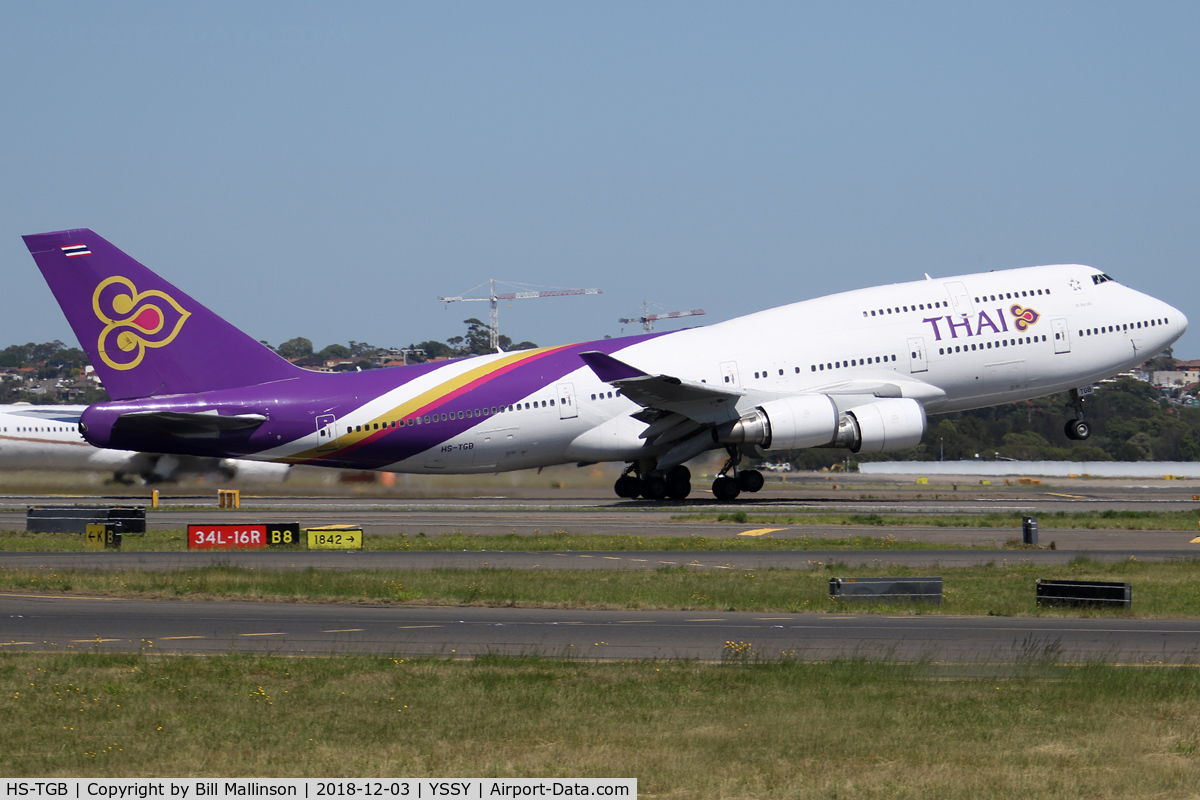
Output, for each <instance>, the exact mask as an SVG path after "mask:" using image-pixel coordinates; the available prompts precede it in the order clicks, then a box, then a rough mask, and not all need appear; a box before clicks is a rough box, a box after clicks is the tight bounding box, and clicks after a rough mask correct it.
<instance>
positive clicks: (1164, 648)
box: [0, 594, 1200, 664]
mask: <svg viewBox="0 0 1200 800" xmlns="http://www.w3.org/2000/svg"><path fill="white" fill-rule="evenodd" d="M0 599H2V601H3V608H4V615H3V620H0V623H2V624H0V650H3V651H5V652H16V651H29V650H36V651H42V652H45V651H55V652H72V651H74V652H90V651H97V652H107V651H124V652H146V653H183V654H201V653H234V652H254V653H273V654H279V655H289V656H319V655H330V654H350V653H370V654H381V655H391V656H405V657H407V656H438V657H453V658H465V657H470V656H474V655H480V654H485V653H493V654H494V653H503V654H511V655H534V654H537V655H544V656H552V657H559V656H565V657H571V658H584V659H678V658H685V659H702V660H714V661H716V660H721V659H722V657H723V656H725V655H727V650H726V645H727V643H735V644H741V643H747V644H749V645H750V648H749V651H750V652H751V653H753V654H754V655H755V656H757V657H759V658H763V659H778V658H797V659H802V660H828V659H832V658H847V657H871V658H888V659H894V660H899V661H913V660H919V659H926V660H932V661H940V662H955V663H993V664H994V663H1003V664H1012V663H1022V662H1037V661H1041V660H1043V659H1053V660H1057V661H1081V660H1096V659H1103V660H1105V661H1107V662H1110V663H1125V664H1159V663H1165V664H1194V663H1196V661H1197V656H1198V655H1200V620H1129V619H1095V618H1090V619H1058V618H1014V617H945V616H920V615H914V616H883V615H874V614H854V615H852V614H762V613H713V612H683V611H672V612H662V611H654V612H640V611H639V612H631V611H558V610H551V609H507V608H505V609H501V608H441V607H411V606H367V605H316V604H299V605H293V604H281V603H243V602H230V603H212V602H184V601H161V602H150V601H143V600H110V599H101V598H77V597H71V598H61V597H52V596H33V595H15V594H5V595H0Z"/></svg>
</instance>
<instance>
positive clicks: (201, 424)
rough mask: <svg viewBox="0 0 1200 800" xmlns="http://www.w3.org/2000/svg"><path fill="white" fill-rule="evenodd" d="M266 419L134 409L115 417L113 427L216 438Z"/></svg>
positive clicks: (253, 426) (165, 434) (186, 437)
mask: <svg viewBox="0 0 1200 800" xmlns="http://www.w3.org/2000/svg"><path fill="white" fill-rule="evenodd" d="M266 421H267V418H266V417H264V416H263V415H262V414H238V415H236V416H229V417H222V416H220V415H218V414H212V413H208V414H206V413H186V412H182V411H134V412H131V413H129V414H122V415H121V416H119V417H117V421H116V422H115V423H114V424H113V429H114V430H121V431H127V432H130V433H144V434H152V435H154V436H167V437H171V438H178V439H215V438H217V437H218V436H220V435H221V434H222V433H231V432H234V431H248V430H252V429H254V428H257V427H258V426H259V425H262V424H263V423H264V422H266Z"/></svg>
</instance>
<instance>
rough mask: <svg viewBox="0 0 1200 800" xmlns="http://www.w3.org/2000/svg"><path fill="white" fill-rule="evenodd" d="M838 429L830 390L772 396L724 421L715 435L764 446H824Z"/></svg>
mask: <svg viewBox="0 0 1200 800" xmlns="http://www.w3.org/2000/svg"><path fill="white" fill-rule="evenodd" d="M837 430H838V410H837V406H836V405H834V403H833V398H831V397H830V396H829V395H827V394H799V395H795V396H794V397H785V398H783V399H782V400H771V401H770V402H767V403H763V404H762V405H761V406H758V407H757V408H755V409H754V410H753V411H751V412H750V413H749V414H746V415H745V416H744V417H742V418H741V419H739V420H738V421H737V422H731V423H728V424H726V425H722V426H721V427H719V428H717V429H716V431H715V432H714V434H713V435H714V438H715V439H716V440H717V441H718V442H720V443H722V444H756V445H758V446H759V447H761V448H762V449H763V450H800V449H802V448H805V447H822V446H824V445H828V444H830V442H832V441H833V437H834V435H835V434H836V433H837Z"/></svg>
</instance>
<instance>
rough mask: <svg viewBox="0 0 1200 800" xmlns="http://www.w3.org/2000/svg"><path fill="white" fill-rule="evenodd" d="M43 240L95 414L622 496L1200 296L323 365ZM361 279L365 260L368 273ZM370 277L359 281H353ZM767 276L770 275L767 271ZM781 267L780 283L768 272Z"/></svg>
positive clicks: (960, 304) (1013, 390) (982, 386)
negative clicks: (601, 473) (563, 480)
mask: <svg viewBox="0 0 1200 800" xmlns="http://www.w3.org/2000/svg"><path fill="white" fill-rule="evenodd" d="M24 238H25V243H26V245H27V247H28V248H29V252H30V253H31V254H32V255H33V258H34V260H35V261H36V262H37V265H38V268H39V269H40V270H41V271H42V275H43V276H44V277H45V278H46V281H47V283H48V284H49V286H50V289H51V291H53V292H54V296H55V298H56V299H57V300H58V302H59V305H60V306H61V307H62V309H63V312H64V313H65V315H66V317H67V320H68V321H69V322H70V324H71V327H72V329H73V330H74V331H75V335H76V336H77V337H78V339H79V342H80V345H81V347H82V348H83V349H84V351H85V352H86V353H87V355H88V358H89V360H90V361H91V363H92V364H93V366H95V368H96V370H97V372H98V373H99V374H100V377H101V379H102V380H103V382H104V386H105V389H106V390H107V391H108V393H109V396H110V397H112V398H113V400H112V401H110V402H106V403H98V404H96V405H93V406H90V407H88V409H87V410H86V411H85V412H84V413H83V415H82V417H81V422H80V430H81V431H82V432H83V433H84V436H85V437H86V438H87V440H88V441H89V442H91V443H92V444H95V445H97V446H99V447H112V448H116V449H122V450H138V451H143V452H162V453H173V454H176V455H190V456H209V457H216V458H246V459H252V460H258V461H275V462H280V463H285V464H311V465H314V466H323V467H333V468H341V469H347V468H349V469H371V470H381V471H387V472H422V473H439V472H440V473H447V474H450V473H471V472H503V471H507V470H514V469H526V468H529V467H542V466H550V465H553V464H565V463H580V464H586V463H596V462H602V461H618V462H625V463H626V464H627V467H626V470H625V474H623V475H622V476H621V478H620V479H619V480H618V481H617V483H616V485H615V486H614V489H615V491H616V493H617V494H618V495H619V496H622V497H637V496H642V497H646V498H649V499H656V500H661V499H664V498H667V497H670V498H673V499H680V498H683V497H687V496H688V494H689V493H690V492H691V474H690V472H688V470H687V467H686V466H684V464H685V462H687V461H689V460H690V459H692V458H694V457H696V456H699V455H701V454H702V453H705V452H707V451H709V450H720V449H724V450H725V451H726V452H727V453H728V455H729V459H728V461H727V462H726V464H725V466H724V467H723V468H722V469H721V471H720V473H719V475H718V476H717V478H716V480H715V481H714V482H713V484H712V491H713V494H714V496H716V497H717V498H718V499H720V500H732V499H734V498H736V497H737V496H738V494H739V493H740V492H742V491H757V490H758V489H759V488H761V487H762V481H763V477H762V474H761V473H759V472H758V471H756V470H741V469H740V462H741V459H742V457H743V455H744V454H746V453H754V454H755V455H756V456H758V457H759V458H766V459H768V460H769V459H770V458H771V457H772V456H775V455H777V454H779V453H782V452H786V451H789V450H796V449H801V448H807V447H843V448H846V449H848V450H850V451H852V452H855V453H859V452H865V453H876V452H882V451H887V450H902V449H906V448H910V447H913V446H915V445H917V444H918V443H919V442H920V441H921V439H922V437H923V436H924V434H925V430H926V424H927V422H926V418H927V415H928V414H935V413H941V412H947V411H957V410H963V409H969V408H979V407H982V406H990V405H997V404H999V403H1009V402H1014V401H1018V400H1026V399H1029V398H1033V397H1041V396H1044V395H1048V394H1053V393H1055V392H1061V391H1070V392H1071V403H1070V407H1071V410H1072V416H1073V418H1072V419H1070V420H1068V421H1067V424H1066V428H1065V433H1066V436H1067V437H1068V438H1072V439H1085V438H1087V436H1088V435H1089V434H1090V428H1089V426H1088V423H1087V422H1086V420H1085V419H1084V416H1083V400H1082V396H1081V393H1080V389H1086V388H1090V386H1091V384H1093V383H1094V382H1096V381H1098V380H1101V379H1104V378H1107V377H1109V376H1111V375H1114V374H1117V373H1119V372H1123V371H1125V370H1127V369H1129V368H1131V367H1133V366H1135V365H1137V364H1139V363H1141V362H1143V361H1145V360H1146V359H1148V358H1150V357H1152V356H1154V355H1155V354H1157V353H1159V352H1161V351H1162V350H1164V349H1165V348H1166V347H1168V346H1169V345H1170V344H1171V343H1172V342H1174V341H1175V340H1176V339H1178V338H1179V337H1180V336H1181V335H1183V333H1184V331H1185V330H1186V329H1187V318H1186V317H1185V316H1184V315H1183V313H1182V312H1180V311H1179V310H1178V309H1176V308H1173V307H1171V306H1170V305H1168V304H1167V303H1164V302H1162V301H1161V300H1157V299H1155V298H1153V297H1150V296H1149V295H1146V294H1142V293H1141V292H1138V291H1135V290H1133V289H1130V288H1128V287H1126V286H1123V285H1121V284H1120V283H1118V282H1116V281H1114V280H1113V279H1112V278H1110V277H1109V276H1108V275H1106V274H1104V273H1102V272H1100V271H1099V270H1097V269H1094V268H1092V267H1086V266H1080V265H1078V264H1066V265H1056V266H1042V267H1025V268H1021V269H1012V270H1004V271H1000V272H985V273H978V274H973V275H959V276H954V277H949V278H941V279H937V280H934V279H932V278H929V277H928V276H926V280H922V281H912V282H910V283H898V284H893V285H890V286H878V287H874V288H868V289H857V290H854V291H849V292H842V293H840V294H835V295H831V296H828V297H821V298H817V299H814V300H805V301H802V302H798V303H791V304H790V305H783V306H779V307H777V308H772V309H769V310H767V311H761V312H758V313H756V314H750V315H748V316H745V317H740V318H737V319H732V320H729V321H727V322H722V323H719V324H716V325H711V326H708V327H703V328H691V329H688V330H681V331H673V332H669V333H649V334H641V335H637V336H627V337H622V338H619V339H604V340H599V341H592V342H582V343H578V344H570V345H562V346H558V347H544V348H538V349H534V350H525V351H518V352H513V353H496V354H492V355H486V356H479V357H476V358H466V359H459V360H456V361H448V362H443V363H436V364H418V365H413V366H407V367H394V368H390V369H382V370H367V371H365V372H355V373H339V374H323V373H314V372H310V371H307V370H304V369H301V368H299V367H296V366H295V365H293V364H290V363H288V362H287V361H286V360H284V359H283V358H281V357H279V355H278V354H276V353H274V352H272V351H271V350H270V349H268V348H266V347H264V346H263V345H262V344H260V343H258V342H256V341H255V340H254V339H253V338H252V337H250V336H248V335H247V334H246V333H244V332H243V331H241V330H239V329H237V328H236V327H234V326H233V325H232V324H230V323H229V322H227V321H226V320H224V319H222V318H221V317H219V316H217V315H216V314H215V313H213V312H212V311H211V310H209V309H208V308H206V307H204V306H203V305H201V304H200V303H199V302H197V301H196V300H195V299H193V298H192V297H189V296H188V295H187V294H185V293H184V292H182V291H181V290H180V289H178V288H177V287H175V286H174V285H172V284H171V283H169V282H168V281H166V280H165V279H164V278H163V277H162V276H160V275H158V274H156V273H154V272H152V271H150V270H149V269H147V268H146V267H145V266H143V265H142V264H140V263H138V262H137V261H136V260H134V259H133V258H131V257H130V256H129V255H128V254H126V253H124V252H123V251H121V250H120V249H118V248H117V247H115V246H113V245H112V244H111V243H110V242H108V241H106V240H105V239H104V238H103V237H101V236H99V235H98V234H96V233H95V232H94V231H91V230H88V229H77V230H68V231H56V232H52V233H42V234H34V235H30V236H26V237H24ZM351 283H353V282H351ZM348 285H350V284H348ZM755 287H757V284H754V285H752V286H751V287H750V288H755ZM768 288H769V287H768Z"/></svg>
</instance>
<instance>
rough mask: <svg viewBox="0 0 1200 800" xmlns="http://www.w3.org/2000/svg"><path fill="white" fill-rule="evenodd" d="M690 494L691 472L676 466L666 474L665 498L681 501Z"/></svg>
mask: <svg viewBox="0 0 1200 800" xmlns="http://www.w3.org/2000/svg"><path fill="white" fill-rule="evenodd" d="M691 493H692V471H691V470H689V469H688V468H687V467H684V466H678V467H675V468H674V469H672V470H670V471H669V472H667V497H669V498H671V499H672V500H682V499H684V498H685V497H687V496H688V495H689V494H691Z"/></svg>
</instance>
